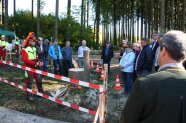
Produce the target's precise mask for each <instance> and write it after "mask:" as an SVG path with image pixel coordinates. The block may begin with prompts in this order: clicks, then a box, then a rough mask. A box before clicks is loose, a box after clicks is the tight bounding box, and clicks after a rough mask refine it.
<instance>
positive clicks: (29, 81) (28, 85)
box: [26, 72, 34, 97]
mask: <svg viewBox="0 0 186 123" xmlns="http://www.w3.org/2000/svg"><path fill="white" fill-rule="evenodd" d="M33 77H34V74H33V73H31V72H28V81H27V83H26V87H27V88H29V89H32V83H33ZM32 95H33V94H32V93H30V92H28V95H27V97H29V96H32Z"/></svg>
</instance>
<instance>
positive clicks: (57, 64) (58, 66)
mask: <svg viewBox="0 0 186 123" xmlns="http://www.w3.org/2000/svg"><path fill="white" fill-rule="evenodd" d="M53 62H54V74H58V72H59V75H62V60H61V59H56V60H53Z"/></svg>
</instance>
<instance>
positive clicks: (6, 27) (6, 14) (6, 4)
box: [5, 0, 8, 30]
mask: <svg viewBox="0 0 186 123" xmlns="http://www.w3.org/2000/svg"><path fill="white" fill-rule="evenodd" d="M5 30H8V0H5Z"/></svg>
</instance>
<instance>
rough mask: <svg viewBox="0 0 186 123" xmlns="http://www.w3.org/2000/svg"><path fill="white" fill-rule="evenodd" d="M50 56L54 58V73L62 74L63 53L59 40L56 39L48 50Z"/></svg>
mask: <svg viewBox="0 0 186 123" xmlns="http://www.w3.org/2000/svg"><path fill="white" fill-rule="evenodd" d="M48 54H49V56H50V57H51V58H52V59H53V63H54V74H59V75H62V54H61V48H60V46H59V45H58V42H57V40H55V41H54V44H52V45H51V46H50V48H49V51H48Z"/></svg>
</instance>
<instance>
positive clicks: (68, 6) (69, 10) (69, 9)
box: [66, 0, 71, 40]
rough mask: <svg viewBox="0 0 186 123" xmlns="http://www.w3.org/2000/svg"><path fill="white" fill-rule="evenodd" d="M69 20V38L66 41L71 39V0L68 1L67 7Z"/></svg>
mask: <svg viewBox="0 0 186 123" xmlns="http://www.w3.org/2000/svg"><path fill="white" fill-rule="evenodd" d="M67 20H68V26H67V38H66V40H70V39H71V34H70V32H71V0H68V5H67Z"/></svg>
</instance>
